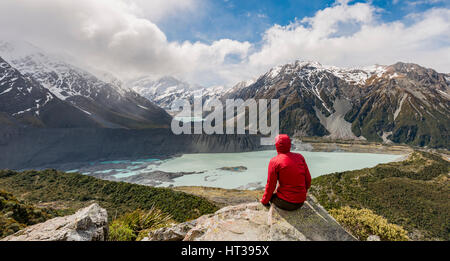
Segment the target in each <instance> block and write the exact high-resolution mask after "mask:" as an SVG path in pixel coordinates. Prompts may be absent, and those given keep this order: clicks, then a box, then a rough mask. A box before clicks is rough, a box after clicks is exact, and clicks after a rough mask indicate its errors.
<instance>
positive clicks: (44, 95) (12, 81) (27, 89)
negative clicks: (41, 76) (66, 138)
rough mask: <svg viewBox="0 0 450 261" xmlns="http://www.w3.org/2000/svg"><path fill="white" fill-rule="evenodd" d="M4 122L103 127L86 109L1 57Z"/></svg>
mask: <svg viewBox="0 0 450 261" xmlns="http://www.w3.org/2000/svg"><path fill="white" fill-rule="evenodd" d="M0 122H1V123H2V124H4V125H7V126H25V125H31V126H35V127H55V128H75V127H99V125H98V124H97V123H96V122H95V121H94V120H92V119H90V117H88V116H87V115H86V114H85V113H84V112H83V111H82V110H79V109H77V108H75V107H73V106H72V105H71V104H69V103H67V102H65V101H62V100H60V99H59V98H58V97H56V96H55V95H54V94H53V93H51V92H50V91H49V90H47V89H46V88H44V87H42V86H41V85H40V84H39V83H38V82H37V81H35V80H33V79H32V78H30V77H26V76H24V75H22V74H21V73H20V72H19V71H18V70H16V69H15V68H13V67H12V66H11V65H10V64H8V63H7V62H6V61H5V60H3V59H2V58H1V57H0Z"/></svg>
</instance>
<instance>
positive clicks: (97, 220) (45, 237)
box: [2, 203, 108, 241]
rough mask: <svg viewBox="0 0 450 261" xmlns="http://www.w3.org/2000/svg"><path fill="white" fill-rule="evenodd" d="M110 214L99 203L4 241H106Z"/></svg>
mask: <svg viewBox="0 0 450 261" xmlns="http://www.w3.org/2000/svg"><path fill="white" fill-rule="evenodd" d="M107 236H108V214H107V212H106V210H105V209H103V208H101V207H100V206H99V205H98V204H97V203H94V204H92V205H90V206H89V207H86V208H83V209H80V210H78V211H77V212H76V213H75V214H73V215H70V216H65V217H57V218H53V219H50V220H47V221H46V222H43V223H39V224H36V225H33V226H29V227H27V228H25V229H23V230H21V231H19V232H17V233H15V234H13V235H10V236H8V237H6V238H3V239H2V241H105V240H106V239H107Z"/></svg>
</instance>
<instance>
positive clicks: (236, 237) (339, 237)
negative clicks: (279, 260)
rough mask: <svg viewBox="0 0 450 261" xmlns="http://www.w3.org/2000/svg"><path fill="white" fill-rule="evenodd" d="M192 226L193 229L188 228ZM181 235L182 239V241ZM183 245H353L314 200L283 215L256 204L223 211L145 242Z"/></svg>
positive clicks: (173, 228) (345, 232)
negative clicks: (304, 242) (315, 243)
mask: <svg viewBox="0 0 450 261" xmlns="http://www.w3.org/2000/svg"><path fill="white" fill-rule="evenodd" d="M190 226H192V227H190ZM182 235H185V236H184V238H182ZM181 239H183V240H184V241H310V240H315V241H325V240H327V241H354V240H356V238H354V237H353V236H352V235H351V234H349V233H348V232H347V231H346V230H344V229H343V228H342V227H341V226H340V225H339V224H338V223H337V222H336V220H335V219H334V218H333V217H331V216H330V215H329V214H328V212H327V211H326V210H325V209H324V208H323V207H321V206H320V205H319V204H318V203H317V202H316V201H315V199H314V198H312V197H308V200H307V201H306V202H305V204H304V205H303V206H302V207H301V208H300V209H298V210H295V211H285V210H281V209H279V208H277V207H275V206H271V207H270V208H269V207H265V206H263V205H262V204H261V203H259V202H252V203H244V204H239V205H234V206H227V207H224V208H222V209H220V210H218V211H217V212H215V213H214V214H210V215H205V216H201V217H200V218H198V219H196V220H195V223H191V224H189V225H187V224H185V223H182V224H179V225H176V226H174V227H171V228H165V229H159V230H157V231H155V232H152V233H150V234H149V237H148V238H146V240H181Z"/></svg>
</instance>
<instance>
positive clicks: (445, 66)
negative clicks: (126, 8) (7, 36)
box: [249, 1, 450, 72]
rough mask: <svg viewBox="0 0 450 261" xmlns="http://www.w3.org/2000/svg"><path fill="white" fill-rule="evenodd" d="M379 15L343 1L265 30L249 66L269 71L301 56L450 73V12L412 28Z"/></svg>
mask: <svg viewBox="0 0 450 261" xmlns="http://www.w3.org/2000/svg"><path fill="white" fill-rule="evenodd" d="M379 11H380V10H379V9H377V8H374V7H373V6H371V5H370V4H367V3H356V4H350V5H348V4H346V3H345V1H344V3H343V4H339V3H338V4H336V5H334V6H332V7H329V8H326V9H324V10H320V11H318V12H317V13H316V14H315V15H314V16H313V17H308V18H304V19H302V20H301V21H296V22H294V23H292V24H290V25H288V26H279V25H275V26H273V27H272V28H270V29H269V30H267V31H266V33H265V35H264V44H263V46H262V47H261V49H260V50H259V51H257V52H255V53H252V54H251V55H250V57H249V65H250V66H249V67H250V68H260V70H266V69H267V68H268V67H269V66H273V65H274V64H283V63H287V62H290V61H292V60H294V59H297V58H300V59H304V60H316V61H319V62H321V63H324V64H331V65H337V66H365V65H371V64H375V63H378V64H393V63H395V62H397V61H405V62H415V63H418V64H421V65H424V66H429V67H432V68H434V69H437V70H438V71H442V72H449V71H450V52H449V50H450V10H449V9H431V10H429V11H426V12H425V13H419V14H415V15H414V16H411V18H412V19H413V21H410V24H409V25H406V24H404V23H402V22H400V21H395V22H391V23H383V22H380V21H379V20H378V19H377V13H378V12H379ZM348 24H352V25H353V30H352V31H351V32H350V34H348V33H346V32H345V30H346V29H347V28H348V26H346V25H348ZM439 57H440V58H439ZM257 71H258V70H257Z"/></svg>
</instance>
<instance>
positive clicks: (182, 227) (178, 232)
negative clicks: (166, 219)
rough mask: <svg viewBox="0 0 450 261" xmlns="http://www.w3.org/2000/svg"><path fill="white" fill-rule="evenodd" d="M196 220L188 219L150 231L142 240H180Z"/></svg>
mask: <svg viewBox="0 0 450 261" xmlns="http://www.w3.org/2000/svg"><path fill="white" fill-rule="evenodd" d="M196 224H197V221H196V220H193V221H188V222H184V223H180V224H177V225H175V226H172V227H164V228H160V229H157V230H155V231H151V232H150V233H149V234H148V237H145V238H144V239H142V241H182V240H183V239H184V237H185V236H186V234H187V233H188V232H189V230H191V229H192V228H194V227H195V225H196Z"/></svg>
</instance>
